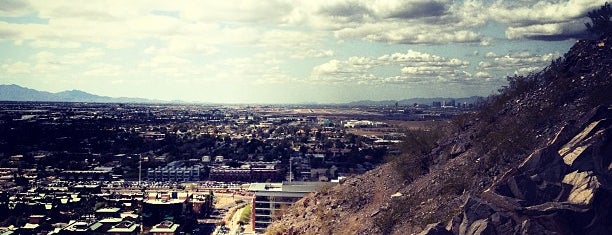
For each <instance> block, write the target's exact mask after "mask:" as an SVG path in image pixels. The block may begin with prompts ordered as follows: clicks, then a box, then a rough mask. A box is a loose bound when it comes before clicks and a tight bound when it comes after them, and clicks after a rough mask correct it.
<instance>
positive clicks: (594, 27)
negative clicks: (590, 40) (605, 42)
mask: <svg viewBox="0 0 612 235" xmlns="http://www.w3.org/2000/svg"><path fill="white" fill-rule="evenodd" d="M588 16H589V18H591V23H585V25H586V27H587V31H589V32H590V33H592V34H595V35H599V36H609V35H612V24H610V16H612V7H610V3H608V2H606V3H605V4H604V5H603V6H601V8H599V9H596V10H593V11H590V12H589V13H588Z"/></svg>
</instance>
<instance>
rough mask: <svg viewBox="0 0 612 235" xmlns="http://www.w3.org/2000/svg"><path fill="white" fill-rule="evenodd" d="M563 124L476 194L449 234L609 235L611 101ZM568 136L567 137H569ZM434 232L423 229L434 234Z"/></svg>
mask: <svg viewBox="0 0 612 235" xmlns="http://www.w3.org/2000/svg"><path fill="white" fill-rule="evenodd" d="M587 118H588V121H585V122H581V123H584V124H583V125H582V126H572V127H566V128H563V129H562V130H561V131H560V132H559V133H558V135H557V138H555V139H554V140H553V141H552V142H551V143H549V145H548V146H547V147H545V148H542V149H538V150H536V151H535V152H533V153H532V154H531V155H529V157H528V158H527V159H526V160H525V161H524V162H523V163H522V164H521V165H520V166H519V167H518V168H517V169H513V170H511V171H509V172H508V173H507V174H506V175H505V176H503V177H502V178H501V179H500V180H499V181H498V182H495V183H494V184H493V186H492V187H490V188H489V189H487V190H485V191H484V192H483V193H482V194H481V195H480V196H479V197H470V198H468V200H467V201H466V202H465V205H464V206H463V209H462V212H461V213H460V214H459V215H457V216H456V217H454V218H453V220H452V221H451V222H450V223H449V224H448V226H447V227H446V230H447V231H448V232H452V233H453V234H517V233H520V234H610V233H611V232H612V214H611V212H612V210H611V209H612V181H610V180H611V179H612V164H611V163H612V106H604V107H599V108H597V109H595V111H594V112H592V113H591V114H590V115H588V117H587ZM568 137H569V138H568ZM439 233H440V232H439V231H432V232H427V233H425V234H439Z"/></svg>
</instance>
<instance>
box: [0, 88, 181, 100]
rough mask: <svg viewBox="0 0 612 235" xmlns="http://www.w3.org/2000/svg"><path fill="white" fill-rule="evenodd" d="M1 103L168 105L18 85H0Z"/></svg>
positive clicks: (75, 91) (77, 91)
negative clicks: (55, 91)
mask: <svg viewBox="0 0 612 235" xmlns="http://www.w3.org/2000/svg"><path fill="white" fill-rule="evenodd" d="M0 100H1V101H47V102H91V103H169V102H168V101H164V100H151V99H143V98H127V97H119V98H115V97H108V96H99V95H94V94H90V93H87V92H84V91H79V90H71V91H62V92H57V93H51V92H46V91H38V90H34V89H30V88H26V87H22V86H18V85H0Z"/></svg>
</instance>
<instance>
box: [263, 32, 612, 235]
mask: <svg viewBox="0 0 612 235" xmlns="http://www.w3.org/2000/svg"><path fill="white" fill-rule="evenodd" d="M611 66H612V38H610V37H607V38H603V39H600V40H582V41H578V42H577V43H576V44H575V45H574V46H573V47H572V48H571V49H570V51H569V52H567V53H566V54H565V55H564V57H562V58H560V59H558V60H556V61H553V62H552V63H551V65H550V66H549V67H547V68H546V69H544V70H543V71H541V72H539V73H535V74H531V75H529V76H525V77H513V78H509V85H508V87H506V88H504V89H502V90H501V91H500V94H499V95H497V96H494V97H491V98H490V99H489V100H488V101H487V103H486V104H484V105H483V108H482V110H481V111H480V112H478V113H476V114H473V115H466V116H463V117H460V118H457V119H456V120H455V121H454V122H453V124H452V125H451V126H449V127H448V129H449V131H448V132H447V134H446V135H444V136H443V137H442V138H440V139H439V140H438V141H437V142H435V144H434V146H432V147H433V148H427V150H428V151H424V154H423V153H419V151H408V153H407V154H405V155H402V156H401V157H398V158H396V159H394V160H391V161H390V162H389V163H387V164H385V165H382V166H381V167H379V168H377V169H375V170H372V171H370V172H368V173H366V174H364V175H361V176H358V177H354V178H350V179H347V180H346V181H345V182H343V183H342V184H340V185H338V186H336V187H334V188H331V189H328V190H324V191H322V192H318V193H315V194H313V195H310V196H307V197H306V198H304V199H302V200H300V201H299V202H298V203H296V205H294V206H293V207H292V208H291V209H289V210H288V211H287V213H286V214H285V215H283V217H282V219H281V220H279V221H276V222H275V223H274V224H273V225H272V226H271V227H270V228H269V229H268V233H269V234H411V233H423V234H519V233H521V234H575V233H577V234H612V214H611V212H610V211H611V209H612V165H611V162H612V142H611V138H612V106H611V104H612V73H611V72H612V67H611ZM425 135H427V133H425ZM417 139H418V138H417ZM417 142H418V141H417ZM428 147H429V146H428ZM418 148H419V146H414V145H413V146H408V149H409V150H410V149H412V150H413V149H418Z"/></svg>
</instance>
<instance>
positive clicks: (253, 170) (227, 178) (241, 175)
mask: <svg viewBox="0 0 612 235" xmlns="http://www.w3.org/2000/svg"><path fill="white" fill-rule="evenodd" d="M277 164H278V162H269V163H267V162H246V163H245V164H244V165H242V166H240V167H228V166H217V167H211V169H210V173H209V176H208V178H209V179H210V180H214V181H224V182H231V181H241V182H265V181H272V182H274V181H277V180H278V181H280V180H279V177H280V173H279V172H280V171H279V169H277Z"/></svg>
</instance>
